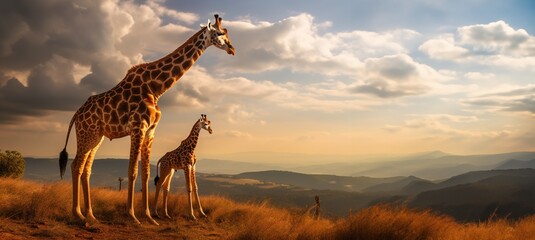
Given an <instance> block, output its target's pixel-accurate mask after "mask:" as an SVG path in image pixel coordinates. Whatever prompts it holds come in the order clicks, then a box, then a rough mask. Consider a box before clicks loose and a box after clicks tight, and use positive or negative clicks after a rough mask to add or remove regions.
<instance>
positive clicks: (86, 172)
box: [81, 137, 104, 222]
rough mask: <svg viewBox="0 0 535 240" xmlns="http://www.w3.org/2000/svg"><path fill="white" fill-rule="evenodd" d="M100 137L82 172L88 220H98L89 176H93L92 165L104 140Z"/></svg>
mask: <svg viewBox="0 0 535 240" xmlns="http://www.w3.org/2000/svg"><path fill="white" fill-rule="evenodd" d="M103 139H104V138H102V137H101V138H100V140H99V142H98V144H97V146H95V147H94V148H93V149H92V150H91V151H90V152H89V155H88V157H87V160H86V162H85V167H84V171H83V173H82V177H81V180H82V189H83V191H84V201H85V210H86V215H85V216H86V221H88V222H98V221H97V219H96V218H95V216H94V215H93V209H92V207H91V191H90V189H89V178H90V177H91V167H92V165H93V160H94V158H95V153H96V152H97V150H98V148H99V147H100V144H101V143H102V140H103Z"/></svg>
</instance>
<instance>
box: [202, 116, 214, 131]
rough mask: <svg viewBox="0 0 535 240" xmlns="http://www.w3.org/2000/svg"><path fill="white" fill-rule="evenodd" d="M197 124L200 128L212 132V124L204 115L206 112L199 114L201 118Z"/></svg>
mask: <svg viewBox="0 0 535 240" xmlns="http://www.w3.org/2000/svg"><path fill="white" fill-rule="evenodd" d="M199 124H200V126H201V128H202V129H204V130H206V131H208V132H209V133H210V134H212V125H210V124H211V123H210V120H208V118H207V117H206V114H201V119H199Z"/></svg>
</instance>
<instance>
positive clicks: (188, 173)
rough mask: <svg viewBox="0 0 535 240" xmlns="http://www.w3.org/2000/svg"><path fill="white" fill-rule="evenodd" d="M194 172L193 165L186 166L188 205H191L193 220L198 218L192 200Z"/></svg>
mask: <svg viewBox="0 0 535 240" xmlns="http://www.w3.org/2000/svg"><path fill="white" fill-rule="evenodd" d="M192 172H193V167H192V166H191V165H190V164H188V165H187V166H185V167H184V175H185V178H186V190H187V191H188V205H189V211H190V213H189V215H190V217H191V218H192V219H193V220H197V218H196V217H195V214H194V213H193V203H192V202H191V190H192V183H191V180H192V179H191V176H192Z"/></svg>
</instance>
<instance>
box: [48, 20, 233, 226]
mask: <svg viewBox="0 0 535 240" xmlns="http://www.w3.org/2000/svg"><path fill="white" fill-rule="evenodd" d="M211 45H214V46H216V47H217V48H220V49H222V50H225V51H226V52H227V53H228V54H232V55H234V47H233V46H232V44H231V43H230V40H229V38H228V35H227V30H226V29H225V28H222V27H221V18H220V17H219V16H218V15H217V14H216V15H215V23H214V24H211V23H210V21H208V25H207V26H205V27H202V28H201V30H200V31H198V32H197V33H195V34H194V35H193V36H192V37H191V38H189V39H188V40H187V41H186V42H185V43H184V44H182V45H181V46H180V47H178V48H177V49H176V50H175V51H173V52H171V53H170V54H168V55H167V56H165V57H163V58H161V59H159V60H156V61H154V62H149V63H144V64H140V65H136V66H134V67H132V68H131V69H130V70H128V72H127V73H126V76H125V77H124V79H123V80H122V81H121V82H119V83H118V84H117V86H115V87H114V88H112V89H111V90H109V91H107V92H104V93H101V94H98V95H93V96H91V97H89V99H87V101H86V102H85V103H84V104H83V105H82V106H81V107H80V108H79V109H78V111H76V113H75V114H74V116H73V117H72V119H71V122H70V124H69V130H68V132H67V139H66V140H65V148H64V149H63V151H61V153H60V157H59V165H60V172H61V177H62V178H63V174H64V173H65V168H66V166H67V161H68V154H67V142H68V141H69V134H70V131H71V128H72V125H73V123H74V124H76V140H77V141H76V145H77V151H76V157H75V158H74V161H73V162H72V164H71V171H72V186H73V205H72V212H73V214H74V215H75V217H78V218H79V219H80V220H82V221H86V222H87V223H93V222H97V220H96V218H95V216H94V215H93V210H92V208H91V197H90V191H89V178H90V175H91V166H92V164H93V159H94V157H95V153H96V152H97V150H98V148H99V146H100V144H101V143H102V140H103V139H104V137H107V138H109V139H110V140H111V139H114V138H121V137H125V136H128V135H130V141H131V143H130V162H129V164H128V214H129V215H130V216H131V217H132V219H133V220H134V221H135V222H136V223H138V224H141V223H140V222H139V220H138V219H137V218H136V216H135V214H134V182H135V181H136V177H137V172H138V157H139V155H140V153H141V166H142V174H141V179H142V195H143V207H144V209H145V216H146V217H147V218H148V219H149V221H150V222H152V223H153V224H156V225H158V223H157V222H156V221H154V219H152V217H151V215H150V210H149V204H148V203H149V202H148V182H149V177H150V176H149V175H150V162H149V155H150V149H151V145H152V140H153V138H154V130H155V128H156V125H158V122H159V120H160V116H161V112H160V109H159V107H158V105H157V102H158V99H159V98H160V96H161V95H162V94H163V93H165V92H166V91H167V90H168V89H169V88H170V87H171V86H173V84H174V83H175V82H177V81H178V80H179V79H180V77H182V75H184V73H185V72H186V71H187V70H188V69H189V68H190V67H191V66H192V65H193V63H194V62H195V61H196V60H197V59H198V58H199V57H200V56H201V55H202V53H203V52H204V50H206V48H208V47H209V46H211ZM80 180H81V185H82V189H83V192H84V200H85V204H86V215H85V217H84V215H83V214H82V212H81V209H80V202H79V200H78V199H79V192H80Z"/></svg>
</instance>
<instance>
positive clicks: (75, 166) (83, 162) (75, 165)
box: [71, 131, 102, 222]
mask: <svg viewBox="0 0 535 240" xmlns="http://www.w3.org/2000/svg"><path fill="white" fill-rule="evenodd" d="M77 139H79V140H78V141H77V151H76V157H75V158H74V161H73V162H72V164H71V173H72V193H73V196H72V201H73V202H72V213H73V215H74V216H75V217H77V218H78V219H79V220H81V221H89V222H94V221H96V219H95V217H94V216H93V211H92V209H91V198H90V193H89V175H90V174H91V166H92V164H93V157H94V155H95V153H96V151H97V149H98V146H99V145H100V143H101V142H102V135H99V134H98V133H95V132H83V131H80V132H77ZM82 176H83V178H82ZM80 183H82V186H83V190H84V198H85V204H86V210H87V218H86V217H84V215H83V214H82V211H81V209H80Z"/></svg>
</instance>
